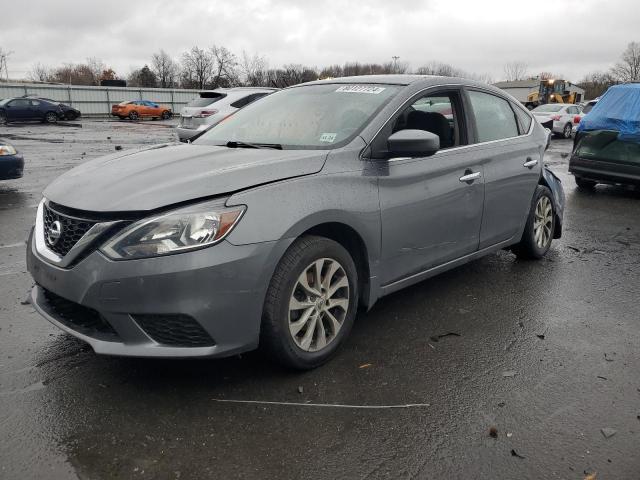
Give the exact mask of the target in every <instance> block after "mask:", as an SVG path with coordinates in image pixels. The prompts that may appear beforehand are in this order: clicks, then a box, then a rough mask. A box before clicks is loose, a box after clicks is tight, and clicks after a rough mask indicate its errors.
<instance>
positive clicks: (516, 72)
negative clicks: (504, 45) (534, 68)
mask: <svg viewBox="0 0 640 480" xmlns="http://www.w3.org/2000/svg"><path fill="white" fill-rule="evenodd" d="M527 70H528V67H527V64H526V63H524V62H518V61H513V62H509V63H506V64H505V66H504V79H505V80H506V81H507V82H516V81H518V80H524V79H525V78H527Z"/></svg>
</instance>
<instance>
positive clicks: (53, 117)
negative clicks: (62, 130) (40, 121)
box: [44, 112, 58, 123]
mask: <svg viewBox="0 0 640 480" xmlns="http://www.w3.org/2000/svg"><path fill="white" fill-rule="evenodd" d="M44 121H45V122H46V123H57V122H58V115H57V114H56V112H47V113H46V114H45V116H44Z"/></svg>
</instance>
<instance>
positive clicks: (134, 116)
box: [129, 110, 139, 122]
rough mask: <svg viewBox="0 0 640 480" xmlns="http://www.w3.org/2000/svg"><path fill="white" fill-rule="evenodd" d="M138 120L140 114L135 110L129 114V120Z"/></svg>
mask: <svg viewBox="0 0 640 480" xmlns="http://www.w3.org/2000/svg"><path fill="white" fill-rule="evenodd" d="M138 118H139V115H138V112H136V111H135V110H132V111H130V112H129V120H133V121H134V122H135V121H136V120H138Z"/></svg>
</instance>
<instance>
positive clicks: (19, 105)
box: [0, 98, 64, 125]
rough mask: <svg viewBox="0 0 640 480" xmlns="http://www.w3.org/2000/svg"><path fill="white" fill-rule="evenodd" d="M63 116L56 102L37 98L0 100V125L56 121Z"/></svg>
mask: <svg viewBox="0 0 640 480" xmlns="http://www.w3.org/2000/svg"><path fill="white" fill-rule="evenodd" d="M63 118H64V112H63V111H62V108H60V105H58V104H57V103H53V102H49V101H46V100H40V99H38V98H6V99H4V100H2V101H0V125H2V124H5V123H9V122H33V121H40V122H47V123H56V122H57V121H58V120H62V119H63Z"/></svg>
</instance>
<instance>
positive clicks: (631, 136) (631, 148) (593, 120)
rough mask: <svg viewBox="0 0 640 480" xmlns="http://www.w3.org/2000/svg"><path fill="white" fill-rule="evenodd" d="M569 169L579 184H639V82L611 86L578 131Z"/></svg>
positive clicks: (589, 186)
mask: <svg viewBox="0 0 640 480" xmlns="http://www.w3.org/2000/svg"><path fill="white" fill-rule="evenodd" d="M569 172H570V173H572V174H573V176H574V178H575V181H576V184H577V185H578V187H580V188H583V189H592V188H593V187H595V186H596V184H598V183H608V184H626V185H640V84H637V83H635V84H634V83H631V84H626V85H615V86H613V87H610V88H609V89H608V90H607V91H606V93H605V94H604V95H603V96H602V97H601V98H600V99H599V100H598V101H597V103H596V102H594V106H593V108H592V109H591V110H590V112H589V114H588V115H586V116H585V117H584V118H583V119H582V121H581V122H580V125H579V126H578V131H577V132H576V137H575V139H574V148H573V153H572V155H571V159H570V160H569Z"/></svg>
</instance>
